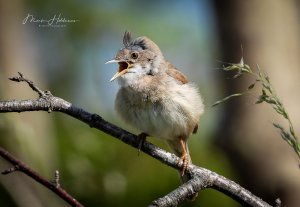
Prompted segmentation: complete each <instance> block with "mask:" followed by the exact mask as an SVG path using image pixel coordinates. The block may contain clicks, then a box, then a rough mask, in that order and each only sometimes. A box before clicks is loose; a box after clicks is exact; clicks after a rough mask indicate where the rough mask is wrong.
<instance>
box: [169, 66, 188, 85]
mask: <svg viewBox="0 0 300 207" xmlns="http://www.w3.org/2000/svg"><path fill="white" fill-rule="evenodd" d="M167 74H168V75H169V76H171V77H172V78H174V79H176V80H178V81H179V82H181V83H182V84H186V83H188V82H189V80H188V78H187V77H186V76H185V75H184V74H183V73H182V72H180V71H179V70H177V69H176V68H175V67H174V66H173V65H172V64H171V63H168V70H167Z"/></svg>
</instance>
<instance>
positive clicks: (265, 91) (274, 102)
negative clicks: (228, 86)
mask: <svg viewBox="0 0 300 207" xmlns="http://www.w3.org/2000/svg"><path fill="white" fill-rule="evenodd" d="M256 68H257V70H256V71H253V70H252V69H251V67H250V66H249V65H247V64H245V63H244V60H243V58H242V59H241V61H240V62H239V63H236V64H234V63H230V64H229V65H228V66H223V68H222V69H223V70H224V71H233V72H236V73H235V75H234V76H233V78H238V77H240V76H242V75H250V76H252V77H253V78H254V79H255V81H254V82H253V83H252V84H251V85H249V86H248V88H247V89H246V90H245V91H243V92H240V93H235V94H231V95H229V96H227V97H225V98H223V99H221V100H219V101H216V102H215V103H214V104H213V106H217V105H219V104H222V103H225V102H226V101H228V100H229V99H231V98H234V97H238V96H242V95H245V94H247V93H250V91H251V90H252V89H253V88H254V87H255V85H260V87H261V94H260V95H259V96H258V98H257V101H256V104H261V103H264V102H265V103H267V104H269V105H270V106H272V108H273V109H274V110H275V112H276V113H277V114H279V115H280V116H282V117H283V118H284V119H285V120H286V121H287V122H288V125H289V129H285V128H284V127H282V126H281V125H280V124H278V123H273V126H274V127H275V128H277V129H278V130H279V132H280V135H281V137H282V139H283V140H285V141H286V142H287V143H288V144H289V145H290V146H291V147H292V148H293V149H294V151H295V152H296V154H297V156H298V157H299V159H300V144H299V141H298V138H297V136H296V134H295V130H294V126H293V124H292V122H291V119H290V117H289V114H288V112H287V110H286V109H285V107H284V106H283V104H282V102H281V101H280V100H279V98H278V96H277V94H276V92H275V90H274V88H273V86H272V84H271V82H270V78H269V77H268V76H267V74H266V73H264V72H263V71H262V70H261V69H260V67H259V66H258V65H257V67H256Z"/></svg>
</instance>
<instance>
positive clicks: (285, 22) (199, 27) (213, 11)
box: [0, 0, 300, 207]
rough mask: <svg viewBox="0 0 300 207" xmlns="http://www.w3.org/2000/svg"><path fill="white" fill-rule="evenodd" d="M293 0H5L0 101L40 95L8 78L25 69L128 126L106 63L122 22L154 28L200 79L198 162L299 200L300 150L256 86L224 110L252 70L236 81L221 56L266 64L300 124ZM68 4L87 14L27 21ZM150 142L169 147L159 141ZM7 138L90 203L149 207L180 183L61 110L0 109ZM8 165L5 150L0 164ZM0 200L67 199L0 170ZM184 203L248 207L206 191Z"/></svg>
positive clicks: (140, 30)
mask: <svg viewBox="0 0 300 207" xmlns="http://www.w3.org/2000/svg"><path fill="white" fill-rule="evenodd" d="M299 8H300V7H299V1H297V0H294V1H293V0H287V1H280V0H275V1H273V0H264V1H260V0H252V1H238V0H228V1H218V0H214V1H208V0H201V1H197V0H188V1H170V0H168V1H157V0H155V1H137V0H127V1H126V0H119V1H104V0H97V1H96V0H89V1H79V0H78V1H70V0H67V1H57V0H54V1H49V0H48V1H37V0H27V1H18V0H11V1H4V0H0V28H1V29H0V100H8V99H30V98H36V96H37V94H35V93H34V92H33V91H31V90H30V88H29V87H28V86H27V85H25V84H24V83H23V84H18V83H13V82H11V81H9V80H8V79H7V78H8V77H11V76H14V75H16V74H17V71H19V72H21V73H23V74H24V75H25V76H27V77H29V78H30V79H31V80H33V81H34V82H35V83H36V84H37V85H38V86H39V87H40V88H41V89H44V90H50V91H51V92H52V93H53V94H54V95H56V96H59V97H62V98H64V99H66V100H68V101H70V102H72V103H73V104H75V105H77V106H80V107H82V108H84V109H86V110H87V111H90V112H93V113H97V114H99V115H101V116H102V117H103V118H104V119H106V120H108V121H110V122H112V123H114V124H117V125H119V126H121V127H123V128H125V129H127V130H129V131H132V132H134V133H138V131H136V130H135V129H132V128H130V127H129V126H128V125H126V124H125V123H123V122H121V121H120V119H119V118H118V117H117V116H116V114H115V112H114V107H113V105H114V104H113V103H114V97H115V95H116V92H117V89H118V86H117V83H115V82H112V83H111V82H109V80H110V78H111V77H112V76H113V74H114V73H115V72H116V69H117V66H115V65H105V64H104V63H105V62H106V61H107V60H110V59H111V58H113V57H114V55H115V53H116V51H117V50H118V49H119V48H121V47H122V37H123V33H124V32H125V30H128V31H131V32H132V33H133V35H134V36H135V37H138V36H144V35H145V36H148V37H150V38H151V39H152V40H154V41H155V42H156V43H157V44H158V45H159V46H160V48H161V50H162V51H163V53H164V55H165V57H166V58H167V59H168V60H169V61H171V62H172V63H173V64H174V65H176V66H177V67H178V68H180V69H181V70H182V71H183V72H184V73H185V74H187V76H188V77H189V79H190V81H193V82H195V83H196V84H197V85H198V86H199V88H200V91H201V94H202V96H203V98H204V100H205V104H206V112H205V115H203V117H202V119H201V123H200V125H199V132H198V134H197V135H193V136H192V137H191V139H190V142H189V145H190V151H191V155H192V159H193V162H194V163H195V164H197V165H199V166H203V167H206V168H208V169H210V170H213V171H216V172H217V173H219V174H221V175H224V176H226V177H228V178H230V179H232V180H234V181H236V182H238V183H240V184H241V185H242V186H244V187H246V188H247V189H249V190H251V191H252V192H253V193H254V194H256V195H257V196H259V197H261V198H263V199H264V200H266V201H268V202H269V203H270V204H274V202H275V199H276V198H278V197H280V198H281V200H282V203H283V206H299V203H300V170H299V167H298V165H299V160H298V159H297V157H296V156H295V154H294V153H293V151H292V149H291V148H290V147H288V146H287V144H286V143H285V142H284V141H283V140H282V139H281V138H280V136H279V134H278V132H277V131H276V130H275V129H274V128H273V127H272V122H274V121H277V122H279V123H281V124H283V125H284V122H281V121H282V120H281V119H280V118H279V117H278V116H276V114H274V112H273V111H272V110H271V109H270V108H269V107H268V106H266V105H255V104H254V103H255V101H256V97H257V95H256V94H258V93H259V91H257V93H256V92H254V93H253V94H251V95H248V96H245V97H242V98H238V99H235V100H232V101H230V102H228V103H226V104H224V105H221V106H218V107H216V108H213V107H211V105H212V104H213V103H214V102H215V101H217V100H219V99H221V98H223V97H224V96H226V95H229V94H231V93H235V92H239V91H243V90H244V89H245V88H246V87H247V86H248V85H249V83H250V81H251V80H248V79H247V78H241V79H238V80H232V79H230V78H229V77H230V76H229V75H228V74H225V73H224V72H222V71H221V70H219V68H221V67H222V65H223V62H239V60H240V58H241V57H242V52H241V45H243V48H244V52H243V56H244V59H245V62H246V63H247V64H249V65H250V66H251V67H253V68H254V67H255V66H256V64H259V65H260V67H261V68H262V69H263V70H264V71H266V72H267V73H268V75H269V76H270V78H271V81H272V82H273V85H274V87H275V89H276V91H277V92H278V95H279V97H281V100H282V102H283V103H284V105H285V106H286V108H287V109H288V111H289V113H290V116H291V119H292V121H293V122H294V124H295V127H296V133H297V134H300V128H299V125H300V116H299V103H300V93H299V89H300V82H299V78H300V69H299V68H300V58H299V57H300V42H299V40H300V38H299V37H300V30H299V29H300V16H299V14H300V12H299ZM59 14H61V17H62V18H65V19H67V20H79V21H76V22H74V23H65V24H59V25H60V26H53V25H52V26H50V27H45V26H39V25H43V24H40V23H34V22H29V21H27V22H26V23H25V24H23V21H24V19H25V18H26V17H27V16H28V15H33V17H34V18H36V19H42V18H43V19H51V18H53V16H54V15H57V16H58V15H59ZM148 140H149V141H151V142H153V143H155V144H157V145H159V146H160V147H162V148H165V149H168V148H167V146H166V145H165V144H164V143H163V142H161V141H160V140H156V139H155V138H150V139H148ZM0 144H1V146H2V147H4V148H6V149H7V150H8V151H10V152H11V153H12V154H14V155H16V156H17V157H18V158H20V159H21V160H23V161H24V162H25V163H27V164H28V165H29V166H31V167H32V168H33V169H35V170H36V171H38V172H40V173H41V174H42V175H44V176H45V177H47V178H49V179H52V178H53V176H54V171H55V170H59V171H60V178H61V185H62V186H63V187H64V188H65V189H66V190H67V191H68V192H70V193H71V194H72V195H73V196H74V197H75V198H76V199H78V200H79V201H80V202H81V203H83V204H84V205H86V206H147V204H149V203H150V202H151V201H152V200H154V199H156V198H158V197H160V196H163V195H165V194H166V193H168V192H170V191H172V190H173V189H174V188H176V187H177V186H178V185H179V184H180V182H179V178H178V175H177V172H176V171H174V170H173V169H171V168H169V167H167V166H164V165H162V164H161V163H159V162H158V161H156V160H154V159H152V158H151V157H149V156H147V155H145V154H143V153H142V154H141V155H140V156H137V154H138V153H137V150H136V149H133V148H131V147H129V146H126V145H124V144H123V143H121V142H119V141H118V140H115V139H113V138H112V137H110V136H107V135H105V134H104V133H101V132H99V131H97V130H95V129H91V128H89V127H88V126H87V125H85V124H83V123H81V122H79V121H77V120H75V119H73V118H70V117H68V116H66V115H64V114H60V113H56V112H53V113H50V114H48V113H45V112H30V113H29V112H26V113H21V114H17V113H8V114H1V116H0ZM9 167H10V164H8V163H7V162H6V161H5V160H0V169H2V170H4V169H7V168H9ZM0 205H1V206H12V207H14V206H18V207H23V206H24V207H25V206H26V207H27V206H35V207H39V206H43V207H44V206H68V205H67V204H66V203H65V202H64V201H62V200H61V199H60V198H58V197H57V196H56V195H54V194H53V193H52V192H50V191H49V190H48V189H45V188H44V187H42V186H40V185H39V184H37V183H35V182H34V181H33V180H31V179H29V178H27V177H26V176H24V175H22V174H20V173H13V174H10V175H6V176H0ZM180 206H190V207H192V206H233V207H234V206H240V205H239V204H238V203H237V202H235V201H233V200H232V199H231V198H228V197H227V196H225V195H223V194H222V193H219V192H217V191H215V190H209V189H208V190H204V191H202V192H200V193H199V196H198V198H197V199H196V201H194V202H185V203H182V204H181V205H180Z"/></svg>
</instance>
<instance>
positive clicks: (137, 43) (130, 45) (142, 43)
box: [123, 31, 162, 55]
mask: <svg viewBox="0 0 300 207" xmlns="http://www.w3.org/2000/svg"><path fill="white" fill-rule="evenodd" d="M123 44H124V47H125V48H126V49H128V50H137V51H142V50H150V51H152V52H154V53H156V54H157V55H162V53H161V51H160V49H159V47H158V46H157V45H156V44H155V43H154V42H153V41H152V40H150V39H149V38H148V37H138V38H136V39H135V40H132V35H131V33H130V32H128V31H126V32H125V33H124V36H123Z"/></svg>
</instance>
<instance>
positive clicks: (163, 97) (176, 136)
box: [107, 32, 204, 182]
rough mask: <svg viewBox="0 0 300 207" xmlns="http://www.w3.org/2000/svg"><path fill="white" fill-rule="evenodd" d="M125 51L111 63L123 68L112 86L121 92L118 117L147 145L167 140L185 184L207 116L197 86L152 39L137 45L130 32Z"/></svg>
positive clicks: (115, 77) (118, 102)
mask: <svg viewBox="0 0 300 207" xmlns="http://www.w3.org/2000/svg"><path fill="white" fill-rule="evenodd" d="M123 44H124V48H122V49H120V50H119V51H118V52H117V54H116V57H115V58H114V59H113V60H110V61H108V62H107V63H118V64H119V69H118V71H117V73H116V74H115V75H114V76H113V77H112V79H111V81H113V80H117V81H118V83H119V85H120V88H119V91H118V93H117V97H116V100H115V109H116V111H117V114H118V115H119V116H120V117H121V118H122V119H123V120H124V121H125V122H127V123H129V124H130V125H132V126H133V127H135V128H137V129H138V130H140V131H141V132H142V133H141V134H140V135H139V137H140V138H141V139H144V138H145V137H146V136H153V137H157V138H160V139H163V140H165V141H166V142H167V143H168V145H169V146H170V148H171V149H172V150H173V151H174V153H175V154H176V155H177V156H179V157H180V160H182V162H179V163H182V165H181V171H180V176H181V180H182V182H187V181H188V180H189V179H190V178H189V176H188V175H187V173H185V171H186V170H187V166H188V164H189V163H191V157H190V154H189V150H188V145H187V140H188V138H189V137H190V135H191V134H192V133H196V132H197V129H198V122H199V119H200V116H201V115H202V113H203V111H204V105H203V101H202V98H201V95H200V93H199V91H198V89H197V87H196V85H195V84H193V83H190V82H189V81H188V79H187V77H186V76H185V75H184V74H183V73H182V72H180V71H179V70H178V69H177V68H175V67H174V66H173V65H172V64H171V63H170V62H168V61H167V60H166V59H165V58H164V56H163V54H162V52H161V50H160V49H159V47H158V46H157V45H156V44H155V43H154V42H153V41H152V40H150V39H149V38H147V37H138V38H136V39H134V40H133V39H132V36H131V33H129V32H125V34H124V37H123Z"/></svg>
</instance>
